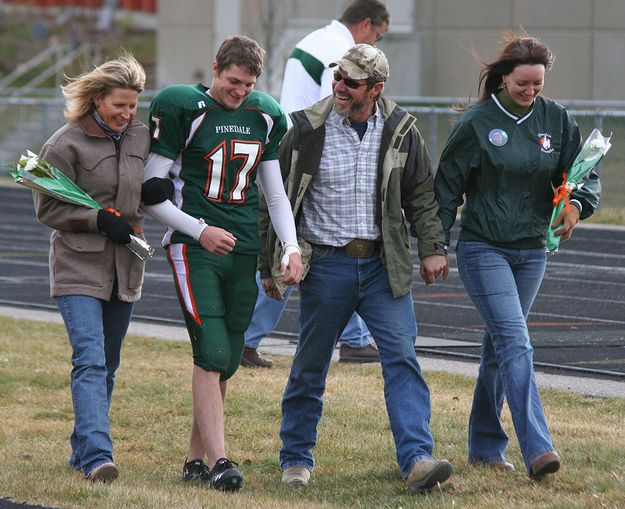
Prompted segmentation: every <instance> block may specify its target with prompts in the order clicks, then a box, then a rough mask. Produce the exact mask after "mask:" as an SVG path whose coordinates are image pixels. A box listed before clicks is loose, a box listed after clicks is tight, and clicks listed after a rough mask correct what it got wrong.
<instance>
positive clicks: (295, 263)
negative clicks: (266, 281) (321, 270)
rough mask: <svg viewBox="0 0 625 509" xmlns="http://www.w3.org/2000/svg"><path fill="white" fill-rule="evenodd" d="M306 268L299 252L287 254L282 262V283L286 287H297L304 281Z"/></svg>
mask: <svg viewBox="0 0 625 509" xmlns="http://www.w3.org/2000/svg"><path fill="white" fill-rule="evenodd" d="M303 273H304V267H303V266H302V256H301V254H300V253H299V252H295V253H290V254H285V255H284V256H283V257H282V260H281V262H280V274H282V275H283V276H284V278H283V280H282V282H283V283H284V284H285V285H297V284H299V282H300V281H301V279H302V274H303Z"/></svg>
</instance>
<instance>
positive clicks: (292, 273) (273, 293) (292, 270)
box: [261, 247, 304, 302]
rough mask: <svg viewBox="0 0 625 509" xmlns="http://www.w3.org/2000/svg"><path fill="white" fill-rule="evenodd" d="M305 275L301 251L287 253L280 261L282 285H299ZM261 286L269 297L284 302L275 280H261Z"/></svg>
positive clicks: (269, 278) (268, 278) (270, 278)
mask: <svg viewBox="0 0 625 509" xmlns="http://www.w3.org/2000/svg"><path fill="white" fill-rule="evenodd" d="M287 249H288V247H287ZM303 274H304V267H303V265H302V257H301V255H300V253H299V249H298V250H297V251H290V252H287V253H285V254H284V256H283V257H282V260H281V261H280V275H281V276H282V277H281V283H284V284H285V285H296V284H299V282H300V281H301V280H302V276H303ZM261 284H262V286H263V290H264V291H265V295H267V297H270V298H272V299H275V300H277V301H280V302H282V300H283V297H282V294H281V293H280V290H278V286H277V285H276V281H275V279H274V278H272V277H267V278H263V279H261Z"/></svg>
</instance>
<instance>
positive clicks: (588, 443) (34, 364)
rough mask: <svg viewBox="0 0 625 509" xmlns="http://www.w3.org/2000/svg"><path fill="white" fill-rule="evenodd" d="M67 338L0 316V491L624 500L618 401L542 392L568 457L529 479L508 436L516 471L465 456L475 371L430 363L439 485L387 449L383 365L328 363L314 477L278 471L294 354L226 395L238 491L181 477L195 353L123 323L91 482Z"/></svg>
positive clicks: (494, 502)
mask: <svg viewBox="0 0 625 509" xmlns="http://www.w3.org/2000/svg"><path fill="white" fill-rule="evenodd" d="M69 356H70V349H69V346H68V344H67V340H66V338H65V331H64V329H63V327H62V326H60V325H53V324H46V323H35V322H26V321H18V320H13V319H8V318H1V319H0V415H1V421H0V450H1V451H2V454H1V455H0V498H3V497H9V498H11V499H13V500H16V501H20V502H28V503H36V504H47V505H50V506H54V507H62V508H79V507H89V508H124V509H125V508H191V507H220V508H230V507H232V508H234V507H254V508H256V507H261V508H264V507H266V508H274V507H289V508H290V507H295V508H298V507H302V508H303V507H307V508H309V507H389V508H390V507H395V508H399V507H420V508H441V507H445V508H447V507H450V508H451V507H454V508H456V507H470V508H495V507H514V508H530V507H531V508H537V507H540V508H542V507H553V508H567V509H568V508H595V507H596V508H604V507H609V508H622V507H625V459H624V455H623V450H625V433H623V429H624V425H625V400H622V399H595V398H587V397H580V396H575V395H571V394H568V393H563V392H554V391H545V392H544V393H543V397H544V404H545V407H546V412H547V416H548V418H549V421H550V425H551V430H552V433H553V435H554V440H555V443H556V446H557V447H558V450H559V452H560V453H561V455H562V458H563V469H562V470H561V472H559V473H558V474H557V475H556V476H554V477H553V478H552V479H548V480H546V481H544V482H541V483H536V482H533V481H530V480H529V479H528V478H527V477H526V475H525V473H524V472H523V470H522V463H521V458H520V454H519V450H518V446H517V444H516V440H515V439H514V432H513V430H512V428H511V425H510V419H509V415H508V414H507V413H506V414H505V422H506V427H507V429H508V430H509V432H510V435H511V436H512V438H513V439H512V440H511V446H510V450H509V454H508V459H509V460H510V461H512V462H513V463H514V464H515V465H516V466H517V469H518V470H517V471H516V472H514V473H501V472H494V471H491V470H489V469H484V468H476V467H470V466H469V465H468V464H467V462H466V443H465V442H466V421H467V415H468V411H469V406H470V401H471V393H472V385H473V381H472V380H469V379H467V378H463V377H457V376H451V375H448V374H444V373H436V372H429V373H426V377H427V379H428V382H429V383H430V387H431V391H432V404H433V418H432V430H433V433H434V436H435V438H436V440H437V446H436V451H435V452H436V455H437V457H445V458H448V459H449V460H450V461H451V462H452V463H453V465H454V468H455V472H454V475H453V477H452V478H451V480H450V481H449V482H448V483H446V484H444V485H443V486H442V487H441V489H436V490H434V491H432V492H431V493H429V494H423V495H417V496H411V495H409V494H408V493H407V492H406V490H405V487H404V483H403V481H402V480H401V478H400V474H399V471H398V467H397V465H396V462H395V455H394V447H393V442H392V439H391V434H390V430H389V425H388V419H387V417H386V412H385V410H384V402H383V398H382V378H381V374H380V367H379V365H369V366H355V365H342V364H337V365H335V366H334V367H333V368H332V370H331V374H330V377H329V380H328V389H327V393H326V398H325V410H324V417H323V419H322V421H321V425H320V429H319V443H318V446H317V448H316V449H315V454H316V458H317V462H318V466H317V468H316V470H315V472H314V473H313V479H312V481H311V484H310V485H309V486H308V487H307V488H304V489H292V488H287V487H284V486H282V485H281V484H280V473H279V468H278V458H277V457H278V450H279V447H280V442H279V439H278V426H279V419H280V396H281V394H282V390H283V388H284V384H285V381H286V378H287V375H288V366H289V359H287V358H278V359H277V367H276V368H275V369H273V370H249V369H241V370H239V372H238V373H237V375H236V376H235V378H234V380H233V383H231V385H230V391H229V395H228V399H227V402H226V414H227V417H226V419H227V420H226V434H227V447H228V451H229V455H230V456H231V457H232V458H233V459H234V460H236V461H238V462H239V463H240V465H241V468H242V470H243V473H244V475H245V480H246V484H245V488H244V490H243V491H242V492H241V493H239V494H235V495H224V494H221V493H217V492H213V491H211V490H207V489H204V488H200V487H194V486H188V485H185V484H183V483H182V481H181V480H180V471H181V466H182V462H183V460H184V456H185V452H186V447H187V434H188V429H189V423H190V412H191V397H190V390H189V386H190V353H189V345H188V344H187V343H185V342H181V343H178V342H166V341H162V340H152V339H146V338H140V337H135V336H131V337H128V338H127V342H126V344H125V346H124V352H123V360H122V367H121V368H120V370H119V372H118V379H117V380H118V382H117V387H116V390H115V397H114V401H113V408H112V424H111V426H112V435H113V438H114V441H115V460H116V462H117V464H118V466H119V469H120V478H119V479H118V481H117V482H115V483H114V484H113V485H110V486H109V485H95V484H91V483H89V482H87V481H85V480H84V479H83V478H82V476H81V475H80V474H77V473H74V472H72V471H70V470H69V469H68V467H67V466H66V459H67V456H68V454H69V446H68V436H69V434H70V432H71V425H72V405H71V399H70V393H69V389H68V377H69V372H70V363H69Z"/></svg>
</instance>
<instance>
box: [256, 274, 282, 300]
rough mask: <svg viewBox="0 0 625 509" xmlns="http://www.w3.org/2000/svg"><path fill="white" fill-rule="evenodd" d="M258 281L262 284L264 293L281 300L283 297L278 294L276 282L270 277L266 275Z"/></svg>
mask: <svg viewBox="0 0 625 509" xmlns="http://www.w3.org/2000/svg"><path fill="white" fill-rule="evenodd" d="M260 283H261V284H262V285H263V290H265V295H267V297H270V298H272V299H275V300H278V301H280V302H282V301H283V300H284V299H283V297H282V295H281V294H280V291H279V290H278V288H277V287H276V282H275V281H274V280H273V278H272V277H266V278H263V279H261V280H260Z"/></svg>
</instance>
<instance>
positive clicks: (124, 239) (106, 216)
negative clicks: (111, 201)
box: [96, 209, 133, 244]
mask: <svg viewBox="0 0 625 509" xmlns="http://www.w3.org/2000/svg"><path fill="white" fill-rule="evenodd" d="M96 224H97V227H98V230H100V231H101V232H102V233H103V234H104V235H106V236H107V237H108V238H109V239H111V240H112V241H113V242H115V244H128V243H129V242H130V235H132V233H133V231H132V227H131V226H130V225H129V224H128V223H127V222H126V221H124V220H123V219H122V218H121V217H119V216H118V215H116V214H115V213H114V212H110V211H108V210H104V209H100V210H98V218H97V221H96Z"/></svg>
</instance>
